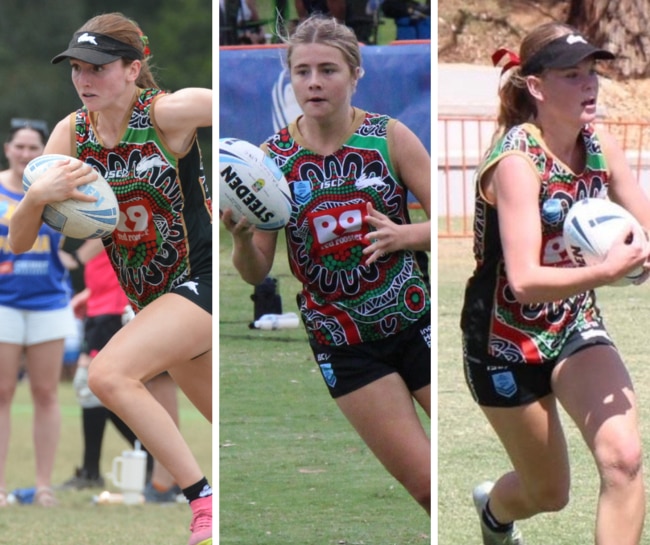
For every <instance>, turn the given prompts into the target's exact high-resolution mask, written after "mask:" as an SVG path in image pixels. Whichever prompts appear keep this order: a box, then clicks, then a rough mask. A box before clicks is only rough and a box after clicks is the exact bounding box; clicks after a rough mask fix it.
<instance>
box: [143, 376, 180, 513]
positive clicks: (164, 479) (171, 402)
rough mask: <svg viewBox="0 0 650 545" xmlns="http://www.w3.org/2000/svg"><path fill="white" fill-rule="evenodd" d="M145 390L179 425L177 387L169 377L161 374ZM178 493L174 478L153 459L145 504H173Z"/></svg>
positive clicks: (146, 487)
mask: <svg viewBox="0 0 650 545" xmlns="http://www.w3.org/2000/svg"><path fill="white" fill-rule="evenodd" d="M147 388H148V389H149V391H150V392H151V393H152V395H153V396H154V397H155V398H156V399H157V400H158V402H159V403H160V404H161V405H162V406H163V407H165V409H166V410H167V412H168V413H169V414H170V415H171V417H172V418H173V419H174V422H175V424H176V426H179V425H180V419H179V411H178V395H177V390H178V387H177V386H176V383H175V382H174V380H173V379H172V377H171V376H170V375H169V373H161V374H160V375H158V376H157V377H154V378H153V379H151V380H150V381H149V382H147ZM179 493H180V489H179V488H178V486H177V485H176V482H175V481H174V477H173V476H172V474H171V473H169V471H167V469H166V468H165V467H164V466H163V465H162V464H161V463H160V462H158V461H156V459H155V458H154V459H153V464H152V468H151V477H150V479H149V481H148V482H147V485H146V486H145V490H144V497H145V500H146V501H147V502H173V501H176V496H177V495H178V494H179Z"/></svg>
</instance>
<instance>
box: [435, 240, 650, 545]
mask: <svg viewBox="0 0 650 545" xmlns="http://www.w3.org/2000/svg"><path fill="white" fill-rule="evenodd" d="M438 245H439V247H438V256H439V262H438V335H439V338H438V458H439V460H438V494H439V498H438V500H439V503H438V544H439V545H457V544H458V543H463V544H467V545H474V544H477V545H478V543H480V534H479V529H478V520H477V517H476V514H475V512H474V507H473V505H472V500H471V491H472V488H473V487H474V486H475V485H476V484H478V483H479V482H481V481H483V480H486V479H494V478H496V477H498V476H499V475H501V474H502V473H504V472H505V471H507V470H508V469H509V468H510V466H509V463H508V460H507V458H506V456H505V454H504V451H503V449H502V448H501V446H500V443H499V442H498V440H497V438H496V435H495V434H494V433H493V431H492V429H491V428H490V427H489V425H488V424H487V421H486V420H485V418H484V417H483V415H482V413H481V412H480V410H479V409H478V407H477V406H476V405H475V404H474V402H473V400H472V398H471V396H470V394H469V391H468V389H467V386H466V385H465V381H464V377H463V370H462V360H461V346H460V329H459V325H458V322H459V314H460V308H461V304H462V295H463V287H464V283H465V280H466V279H467V277H468V276H469V274H471V269H472V266H473V264H472V261H471V240H470V239H462V240H451V239H447V240H439V241H438ZM597 293H598V299H599V302H600V305H601V307H602V309H603V314H604V317H605V320H606V324H607V326H608V329H609V331H610V333H611V335H612V337H613V338H614V340H615V341H616V343H617V345H618V347H619V349H620V351H621V353H622V355H623V357H624V359H625V361H626V362H627V364H628V367H629V369H630V372H631V374H632V378H633V380H634V382H635V386H636V391H637V396H638V398H639V407H640V420H641V426H642V434H643V436H644V437H645V438H646V441H645V444H646V455H645V464H646V465H647V464H648V452H650V448H648V441H647V438H648V437H650V429H649V426H650V404H649V403H648V400H649V399H650V368H649V367H648V362H647V359H648V358H647V350H646V348H645V346H644V343H643V342H640V339H643V338H644V337H645V335H646V334H647V333H646V328H645V320H644V319H643V315H644V313H645V312H646V309H647V307H648V304H649V303H650V286H649V285H645V286H641V287H628V288H602V289H600V290H598V292H597ZM563 416H565V415H564V414H563ZM564 422H565V431H566V435H567V440H568V444H569V450H570V460H571V467H572V486H571V501H570V503H569V505H568V507H567V508H566V509H564V510H563V511H562V512H560V513H557V514H546V515H542V516H538V517H534V518H533V519H530V520H526V521H522V522H521V523H520V526H521V529H522V530H523V532H524V537H525V538H526V542H527V543H539V544H551V543H552V544H553V545H575V544H576V543H593V528H594V521H595V507H596V498H597V493H598V476H597V474H596V469H595V466H594V463H593V460H592V458H591V455H590V453H589V452H588V450H587V448H586V447H585V445H584V443H583V441H582V439H581V437H580V435H579V433H578V432H577V429H576V428H575V426H574V425H573V423H572V422H571V421H570V420H569V419H568V418H566V417H565V418H564ZM645 534H646V535H645V541H644V540H642V542H643V543H647V540H648V538H649V536H650V531H649V530H646V532H645Z"/></svg>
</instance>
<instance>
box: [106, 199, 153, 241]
mask: <svg viewBox="0 0 650 545" xmlns="http://www.w3.org/2000/svg"><path fill="white" fill-rule="evenodd" d="M152 217H153V215H152V212H151V206H150V205H149V202H148V201H147V200H146V199H138V200H136V201H131V202H130V203H128V204H127V205H125V206H123V208H121V209H120V221H119V222H118V224H117V228H116V229H115V236H116V237H117V241H118V242H119V243H120V244H124V245H125V246H129V247H133V246H136V245H138V244H141V243H142V242H147V241H155V240H156V231H155V229H154V227H153V226H152V225H151V218H152Z"/></svg>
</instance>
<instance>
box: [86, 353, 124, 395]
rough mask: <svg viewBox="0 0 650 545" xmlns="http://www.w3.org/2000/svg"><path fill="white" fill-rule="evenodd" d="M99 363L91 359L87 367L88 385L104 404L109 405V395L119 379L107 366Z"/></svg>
mask: <svg viewBox="0 0 650 545" xmlns="http://www.w3.org/2000/svg"><path fill="white" fill-rule="evenodd" d="M96 363H97V365H95V364H96ZM99 363H100V362H95V361H93V363H92V364H91V365H90V368H89V369H88V387H89V388H90V390H91V391H92V393H93V394H95V395H96V396H97V397H98V398H99V400H100V401H101V402H102V403H103V404H104V405H107V406H109V404H110V399H111V397H112V396H113V394H114V393H115V392H116V391H117V389H118V388H119V380H118V378H117V376H116V375H115V373H113V372H111V370H110V368H109V367H106V366H103V365H100V364H99Z"/></svg>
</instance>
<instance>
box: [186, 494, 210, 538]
mask: <svg viewBox="0 0 650 545" xmlns="http://www.w3.org/2000/svg"><path fill="white" fill-rule="evenodd" d="M190 507H191V508H192V513H193V516H192V523H191V524H190V532H192V535H191V536H190V540H189V541H188V543H187V545H212V496H208V497H207V498H199V499H196V500H194V501H192V502H191V503H190Z"/></svg>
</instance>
